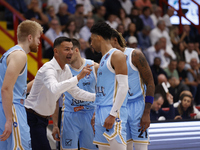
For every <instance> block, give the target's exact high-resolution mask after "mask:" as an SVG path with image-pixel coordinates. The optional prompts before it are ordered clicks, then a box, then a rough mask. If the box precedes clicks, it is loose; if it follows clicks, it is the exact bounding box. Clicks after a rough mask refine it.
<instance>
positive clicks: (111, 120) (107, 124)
mask: <svg viewBox="0 0 200 150" xmlns="http://www.w3.org/2000/svg"><path fill="white" fill-rule="evenodd" d="M114 123H115V117H114V116H112V115H109V116H108V117H107V118H106V120H105V122H104V125H103V126H104V127H105V128H106V129H111V128H112V127H113V124H114Z"/></svg>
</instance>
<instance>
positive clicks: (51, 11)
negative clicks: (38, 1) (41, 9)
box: [47, 6, 59, 22]
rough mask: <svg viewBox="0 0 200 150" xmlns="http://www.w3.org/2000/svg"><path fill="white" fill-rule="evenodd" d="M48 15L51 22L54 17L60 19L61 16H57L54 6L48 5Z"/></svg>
mask: <svg viewBox="0 0 200 150" xmlns="http://www.w3.org/2000/svg"><path fill="white" fill-rule="evenodd" d="M47 17H48V19H49V22H51V20H52V19H58V20H59V18H58V17H57V16H56V13H55V10H54V7H53V6H48V7H47Z"/></svg>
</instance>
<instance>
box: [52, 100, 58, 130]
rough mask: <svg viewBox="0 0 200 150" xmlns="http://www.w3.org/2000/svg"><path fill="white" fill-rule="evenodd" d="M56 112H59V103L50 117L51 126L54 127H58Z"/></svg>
mask: <svg viewBox="0 0 200 150" xmlns="http://www.w3.org/2000/svg"><path fill="white" fill-rule="evenodd" d="M58 111H59V102H58V101H57V103H56V109H55V112H54V114H53V115H52V120H53V126H54V127H57V126H58Z"/></svg>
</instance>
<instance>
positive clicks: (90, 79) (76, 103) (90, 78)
mask: <svg viewBox="0 0 200 150" xmlns="http://www.w3.org/2000/svg"><path fill="white" fill-rule="evenodd" d="M84 61H85V62H84V63H85V64H84V65H83V66H82V67H81V68H80V69H78V70H77V69H75V68H72V67H71V66H70V70H71V72H72V75H73V76H77V75H78V74H79V73H80V72H81V71H82V69H83V67H85V66H87V64H88V65H92V64H94V62H93V61H92V60H89V59H84ZM95 85H96V74H95V69H94V66H93V67H92V71H91V73H90V75H86V76H85V77H84V78H83V79H81V80H80V81H79V82H78V85H77V86H78V87H79V88H80V89H83V90H85V91H88V92H91V93H95ZM64 94H65V100H64V107H63V110H64V111H70V112H76V111H80V110H90V109H94V102H91V101H90V102H89V101H81V100H77V99H75V98H73V97H72V96H71V94H69V93H68V92H65V93H64Z"/></svg>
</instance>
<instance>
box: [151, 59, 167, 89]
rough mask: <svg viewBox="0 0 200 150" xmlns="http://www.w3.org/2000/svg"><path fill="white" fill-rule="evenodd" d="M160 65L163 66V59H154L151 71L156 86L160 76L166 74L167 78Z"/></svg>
mask: <svg viewBox="0 0 200 150" xmlns="http://www.w3.org/2000/svg"><path fill="white" fill-rule="evenodd" d="M160 64H161V59H160V58H159V57H155V58H154V64H153V65H152V66H151V71H152V74H153V79H154V83H155V85H157V84H158V75H160V74H164V75H165V76H166V78H167V74H166V72H165V71H164V70H163V69H162V68H161V67H160Z"/></svg>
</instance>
